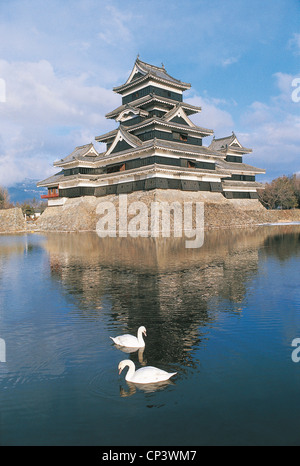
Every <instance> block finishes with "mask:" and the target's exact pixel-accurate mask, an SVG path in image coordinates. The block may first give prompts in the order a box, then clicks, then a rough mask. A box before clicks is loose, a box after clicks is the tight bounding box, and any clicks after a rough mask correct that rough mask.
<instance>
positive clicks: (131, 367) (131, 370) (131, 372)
mask: <svg viewBox="0 0 300 466" xmlns="http://www.w3.org/2000/svg"><path fill="white" fill-rule="evenodd" d="M126 365H127V366H128V368H129V369H128V371H127V374H126V376H125V380H129V381H130V380H131V379H132V377H133V376H134V373H135V365H134V362H133V361H131V360H130V359H128V361H127V362H126Z"/></svg>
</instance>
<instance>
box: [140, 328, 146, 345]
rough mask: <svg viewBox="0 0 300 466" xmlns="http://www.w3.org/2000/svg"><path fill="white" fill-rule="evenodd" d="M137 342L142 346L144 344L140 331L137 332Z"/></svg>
mask: <svg viewBox="0 0 300 466" xmlns="http://www.w3.org/2000/svg"><path fill="white" fill-rule="evenodd" d="M138 342H139V344H142V345H144V344H145V342H144V338H143V331H142V329H139V330H138Z"/></svg>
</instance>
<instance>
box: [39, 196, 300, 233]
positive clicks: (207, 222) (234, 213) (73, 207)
mask: <svg viewBox="0 0 300 466" xmlns="http://www.w3.org/2000/svg"><path fill="white" fill-rule="evenodd" d="M119 200H120V198H119V196H118V195H109V196H105V197H101V198H97V197H94V196H86V197H81V198H73V199H67V201H66V202H65V204H64V205H62V206H54V207H48V208H47V209H46V210H45V211H44V213H43V214H42V215H41V217H40V218H39V219H38V220H37V222H36V225H37V228H38V229H39V230H40V231H67V232H71V231H95V230H96V227H97V222H98V220H99V218H100V216H99V214H97V206H98V205H99V204H100V203H103V202H111V203H113V205H114V206H115V209H116V213H117V224H118V214H119ZM136 201H141V202H143V203H144V204H146V206H147V207H148V212H151V209H150V206H151V203H152V202H154V201H156V202H167V203H172V202H179V203H180V204H181V206H182V207H183V206H184V202H193V203H195V202H197V201H198V202H203V203H204V227H205V229H207V230H209V229H218V228H237V227H239V228H243V227H247V226H255V225H259V224H262V223H276V222H295V221H300V210H299V209H298V210H288V211H280V210H279V211H268V210H266V209H265V208H264V207H263V206H262V204H261V203H260V202H259V201H258V200H256V199H240V200H235V199H226V198H224V196H222V194H220V193H205V192H203V193H199V192H189V191H177V190H159V189H155V190H151V191H147V192H145V191H142V192H133V193H130V194H128V195H127V205H128V206H129V205H130V204H131V203H132V202H136ZM128 220H130V215H129V216H128ZM194 226H195V225H193V227H194Z"/></svg>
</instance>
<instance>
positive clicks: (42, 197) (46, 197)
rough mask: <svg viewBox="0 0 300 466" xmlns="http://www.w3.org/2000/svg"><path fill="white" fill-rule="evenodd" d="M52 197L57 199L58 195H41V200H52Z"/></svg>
mask: <svg viewBox="0 0 300 466" xmlns="http://www.w3.org/2000/svg"><path fill="white" fill-rule="evenodd" d="M53 197H59V193H49V194H42V195H41V199H52V198H53Z"/></svg>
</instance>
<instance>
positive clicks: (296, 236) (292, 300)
mask: <svg viewBox="0 0 300 466" xmlns="http://www.w3.org/2000/svg"><path fill="white" fill-rule="evenodd" d="M299 258H300V226H299V225H281V226H268V227H263V226H261V227H255V228H252V229H247V230H246V229H245V230H244V229H238V230H220V231H210V232H206V233H205V240H204V244H203V246H202V247H201V248H198V249H186V248H185V247H184V240H183V239H170V238H169V239H160V238H158V239H155V238H102V239H101V238H99V237H98V236H97V234H96V233H48V234H39V233H35V234H27V235H26V234H20V235H11V236H5V235H2V236H0V339H1V343H2V345H0V350H1V354H0V356H1V357H0V360H1V362H0V393H1V401H0V406H1V409H0V413H1V414H0V444H1V445H2V446H4V445H100V446H113V445H133V446H134V445H146V446H147V445H174V446H175V445H187V446H193V445H195V446H198V445H199V446H201V445H300V437H299V429H298V419H299V415H300V409H299V403H298V397H299V389H300V363H299V364H298V363H297V358H296V359H295V358H294V359H293V358H292V354H293V351H296V350H297V348H295V347H293V346H292V342H293V341H294V340H295V339H296V338H300V290H299V275H300V261H299ZM140 325H144V326H145V327H146V329H147V337H146V338H145V340H146V347H145V349H144V351H142V350H139V351H138V352H133V353H124V352H122V351H121V350H120V349H118V348H116V347H115V346H114V345H113V343H112V341H111V340H110V338H109V337H110V336H116V335H120V334H122V333H132V334H136V331H137V328H138V327H139V326H140ZM294 354H295V353H294ZM299 355H300V351H299ZM128 358H129V359H132V360H133V361H134V362H135V364H136V366H137V368H138V367H141V366H143V365H153V366H157V367H160V368H162V369H165V370H168V371H171V372H177V375H176V376H175V377H174V378H173V379H172V380H171V381H170V383H168V384H165V385H163V386H159V387H149V388H148V389H147V387H146V388H145V387H144V388H143V389H141V388H140V387H138V386H134V385H132V384H128V383H127V382H125V380H124V376H125V374H124V373H122V374H121V375H119V374H118V370H117V367H118V364H119V362H120V361H121V360H122V359H128Z"/></svg>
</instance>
